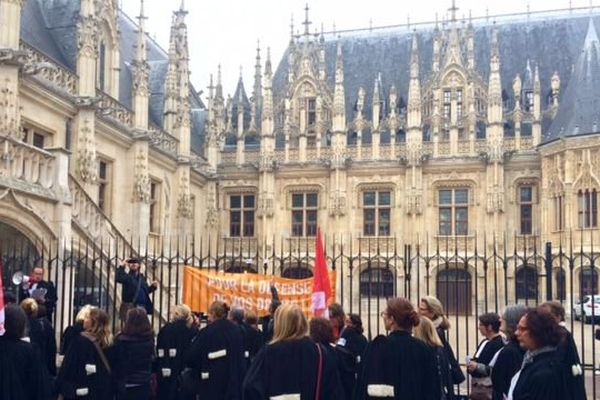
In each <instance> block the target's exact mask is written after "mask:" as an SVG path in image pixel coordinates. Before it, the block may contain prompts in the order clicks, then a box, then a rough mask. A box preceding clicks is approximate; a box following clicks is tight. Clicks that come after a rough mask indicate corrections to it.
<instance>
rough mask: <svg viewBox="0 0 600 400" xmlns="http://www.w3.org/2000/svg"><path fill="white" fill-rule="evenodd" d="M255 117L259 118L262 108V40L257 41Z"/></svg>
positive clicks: (254, 94) (254, 90)
mask: <svg viewBox="0 0 600 400" xmlns="http://www.w3.org/2000/svg"><path fill="white" fill-rule="evenodd" d="M252 98H253V99H254V100H253V103H254V108H255V110H254V115H253V116H254V117H256V118H258V116H259V115H260V111H261V109H262V65H261V63H260V41H257V42H256V64H255V65H254V89H253V92H252Z"/></svg>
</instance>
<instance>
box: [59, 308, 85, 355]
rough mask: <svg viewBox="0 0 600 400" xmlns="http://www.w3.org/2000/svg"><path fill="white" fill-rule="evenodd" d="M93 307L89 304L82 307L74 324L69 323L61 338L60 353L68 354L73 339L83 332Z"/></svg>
mask: <svg viewBox="0 0 600 400" xmlns="http://www.w3.org/2000/svg"><path fill="white" fill-rule="evenodd" d="M92 308H93V307H92V306H91V305H89V304H86V305H84V306H83V307H81V309H80V310H79V312H78V313H77V315H76V316H75V322H73V325H69V326H67V327H66V328H65V330H64V331H63V333H62V335H61V338H60V354H61V355H63V356H64V355H65V354H67V350H69V346H70V345H71V343H72V342H73V340H74V339H75V338H76V337H77V336H79V335H80V334H81V332H83V321H85V319H86V318H87V316H88V314H89V313H90V310H91V309H92Z"/></svg>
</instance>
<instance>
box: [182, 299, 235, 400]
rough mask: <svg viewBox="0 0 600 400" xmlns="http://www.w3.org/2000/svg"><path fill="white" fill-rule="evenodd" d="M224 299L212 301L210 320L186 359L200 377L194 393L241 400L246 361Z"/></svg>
mask: <svg viewBox="0 0 600 400" xmlns="http://www.w3.org/2000/svg"><path fill="white" fill-rule="evenodd" d="M228 311H229V310H228V308H227V306H226V304H225V303H223V302H221V301H215V302H214V303H212V304H211V306H210V308H209V311H208V318H209V324H208V326H206V327H205V328H203V329H202V330H200V332H199V333H198V335H197V336H196V338H195V339H194V340H193V342H192V344H191V345H190V347H189V349H188V352H187V354H186V355H185V363H186V365H187V366H188V367H190V368H192V369H193V370H194V371H195V373H196V376H199V377H200V382H199V384H198V387H197V393H199V394H201V396H202V399H203V400H240V399H241V398H242V389H241V388H242V381H243V379H244V374H245V372H246V370H245V367H244V366H245V362H244V347H243V337H242V333H241V331H240V329H239V327H238V326H236V325H235V324H234V323H233V322H231V321H229V320H227V314H228Z"/></svg>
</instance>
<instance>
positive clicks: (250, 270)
mask: <svg viewBox="0 0 600 400" xmlns="http://www.w3.org/2000/svg"><path fill="white" fill-rule="evenodd" d="M224 270H225V272H227V273H229V274H256V273H257V271H256V266H255V265H254V264H253V261H252V260H242V261H239V260H238V261H232V262H230V263H227V264H226V265H225V268H224Z"/></svg>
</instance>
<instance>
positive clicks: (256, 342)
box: [244, 311, 265, 363]
mask: <svg viewBox="0 0 600 400" xmlns="http://www.w3.org/2000/svg"><path fill="white" fill-rule="evenodd" d="M244 322H245V324H246V326H247V327H248V330H247V334H248V339H247V340H248V344H247V348H248V351H249V352H250V363H252V360H254V357H256V355H257V354H258V352H259V351H260V349H262V347H263V346H264V344H265V342H264V337H263V334H262V332H261V331H260V330H259V329H258V317H257V316H256V313H255V312H254V311H246V312H245V314H244Z"/></svg>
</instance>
